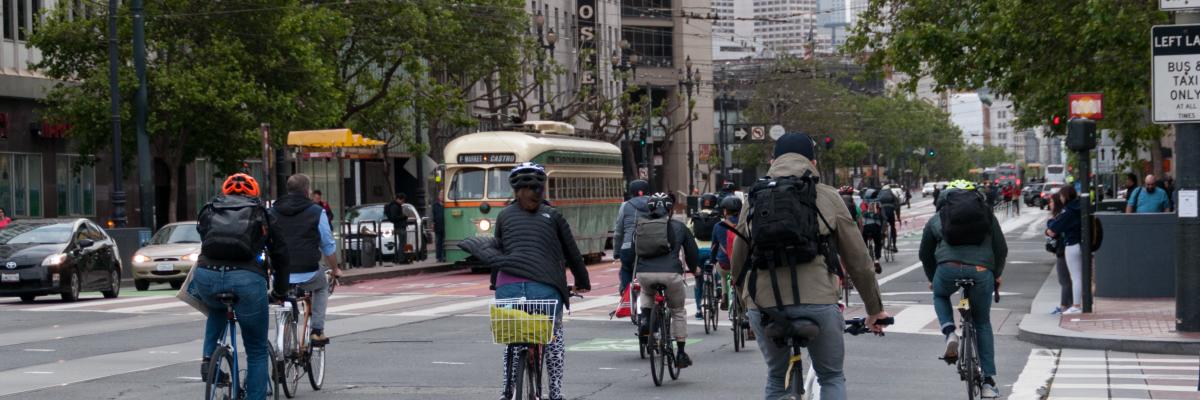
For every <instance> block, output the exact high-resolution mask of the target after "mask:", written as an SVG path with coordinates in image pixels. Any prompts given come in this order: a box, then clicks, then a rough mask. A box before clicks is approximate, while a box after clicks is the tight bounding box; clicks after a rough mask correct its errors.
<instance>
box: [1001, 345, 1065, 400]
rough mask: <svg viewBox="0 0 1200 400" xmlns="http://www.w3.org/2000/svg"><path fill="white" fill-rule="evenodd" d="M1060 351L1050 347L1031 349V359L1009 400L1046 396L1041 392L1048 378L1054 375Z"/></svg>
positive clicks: (1032, 399) (1026, 399)
mask: <svg viewBox="0 0 1200 400" xmlns="http://www.w3.org/2000/svg"><path fill="white" fill-rule="evenodd" d="M1057 357H1058V353H1056V352H1055V351H1054V350H1048V349H1033V350H1030V351H1029V359H1028V360H1026V361H1025V368H1023V369H1022V370H1021V374H1020V375H1019V376H1017V381H1016V382H1014V383H1013V386H1012V393H1011V394H1010V395H1009V396H1008V398H1009V400H1041V399H1043V398H1045V397H1044V396H1042V393H1039V392H1040V391H1041V390H1042V389H1043V387H1044V386H1045V385H1046V378H1047V377H1050V376H1052V375H1054V364H1056V363H1057V362H1058V361H1057Z"/></svg>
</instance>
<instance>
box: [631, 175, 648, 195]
mask: <svg viewBox="0 0 1200 400" xmlns="http://www.w3.org/2000/svg"><path fill="white" fill-rule="evenodd" d="M649 191H650V182H646V181H644V180H641V179H638V180H634V181H631V182H629V195H630V196H632V197H637V196H644V195H646V193H647V192H649Z"/></svg>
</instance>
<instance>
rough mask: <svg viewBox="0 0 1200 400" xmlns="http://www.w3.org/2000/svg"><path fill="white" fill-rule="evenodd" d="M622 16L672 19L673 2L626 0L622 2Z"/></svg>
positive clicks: (662, 0)
mask: <svg viewBox="0 0 1200 400" xmlns="http://www.w3.org/2000/svg"><path fill="white" fill-rule="evenodd" d="M621 16H623V17H642V18H670V17H671V0H625V1H623V2H621Z"/></svg>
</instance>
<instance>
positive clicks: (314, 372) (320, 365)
mask: <svg viewBox="0 0 1200 400" xmlns="http://www.w3.org/2000/svg"><path fill="white" fill-rule="evenodd" d="M304 373H305V374H307V375H308V384H309V385H310V386H312V388H313V390H321V386H322V385H324V384H325V346H320V347H313V348H312V350H311V351H309V352H308V359H307V360H305V362H304Z"/></svg>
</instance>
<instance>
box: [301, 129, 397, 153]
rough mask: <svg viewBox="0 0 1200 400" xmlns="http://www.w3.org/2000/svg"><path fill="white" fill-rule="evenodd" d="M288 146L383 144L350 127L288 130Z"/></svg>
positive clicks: (330, 146) (326, 146)
mask: <svg viewBox="0 0 1200 400" xmlns="http://www.w3.org/2000/svg"><path fill="white" fill-rule="evenodd" d="M287 144H288V146H299V147H323V148H339V147H376V146H383V145H384V144H385V143H384V142H383V141H382V140H375V139H369V138H364V137H362V135H359V134H357V133H354V132H350V129H346V128H342V129H321V130H315V131H291V132H288V140H287Z"/></svg>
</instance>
